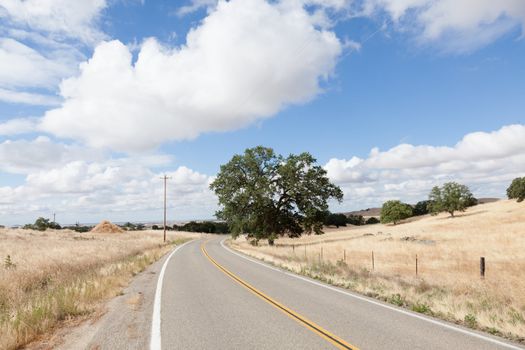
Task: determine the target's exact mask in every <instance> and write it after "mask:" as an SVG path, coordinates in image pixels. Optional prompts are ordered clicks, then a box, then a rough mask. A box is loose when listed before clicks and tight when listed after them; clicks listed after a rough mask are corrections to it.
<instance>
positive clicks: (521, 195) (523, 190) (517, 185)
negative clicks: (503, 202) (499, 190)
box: [507, 177, 525, 202]
mask: <svg viewBox="0 0 525 350" xmlns="http://www.w3.org/2000/svg"><path fill="white" fill-rule="evenodd" d="M507 197H509V199H517V200H518V202H522V201H523V200H524V199H525V177H517V178H515V179H514V180H512V183H511V184H510V186H509V188H507Z"/></svg>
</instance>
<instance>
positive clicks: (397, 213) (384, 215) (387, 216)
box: [381, 201, 412, 225]
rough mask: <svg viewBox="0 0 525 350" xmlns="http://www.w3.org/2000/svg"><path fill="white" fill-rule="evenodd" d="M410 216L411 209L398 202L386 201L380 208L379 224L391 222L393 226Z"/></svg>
mask: <svg viewBox="0 0 525 350" xmlns="http://www.w3.org/2000/svg"><path fill="white" fill-rule="evenodd" d="M411 216H412V207H411V206H410V205H408V204H405V203H402V202H400V201H387V202H385V203H384V204H383V207H382V208H381V223H383V224H386V223H389V222H393V223H394V225H395V224H397V223H398V222H399V221H400V220H403V219H406V218H409V217H411Z"/></svg>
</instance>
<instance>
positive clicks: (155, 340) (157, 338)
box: [149, 240, 193, 350]
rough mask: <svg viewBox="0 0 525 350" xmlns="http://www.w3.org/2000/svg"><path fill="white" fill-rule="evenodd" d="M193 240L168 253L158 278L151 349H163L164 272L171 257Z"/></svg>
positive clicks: (152, 319) (152, 322)
mask: <svg viewBox="0 0 525 350" xmlns="http://www.w3.org/2000/svg"><path fill="white" fill-rule="evenodd" d="M190 242H193V240H191V241H188V242H186V243H183V244H181V245H179V246H177V247H176V248H175V249H173V251H172V252H171V253H170V255H168V257H167V258H166V260H165V261H164V264H163V265H162V269H161V270H160V274H159V278H158V280H157V289H156V290H155V299H154V301H153V316H152V318H151V338H150V343H149V348H150V350H161V349H162V339H161V335H160V307H161V300H162V284H163V282H164V273H165V272H166V267H167V266H168V263H169V262H170V259H171V257H172V256H173V254H175V253H176V252H177V251H178V250H179V249H180V248H182V247H184V246H185V245H186V244H188V243H190Z"/></svg>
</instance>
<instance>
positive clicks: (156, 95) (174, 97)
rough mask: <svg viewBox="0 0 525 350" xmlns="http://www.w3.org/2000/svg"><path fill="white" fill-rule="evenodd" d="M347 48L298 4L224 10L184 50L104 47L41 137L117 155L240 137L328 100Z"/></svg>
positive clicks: (72, 84) (236, 2)
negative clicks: (235, 132)
mask: <svg viewBox="0 0 525 350" xmlns="http://www.w3.org/2000/svg"><path fill="white" fill-rule="evenodd" d="M341 50H342V44H341V42H340V41H339V39H338V38H337V37H336V35H335V34H334V32H332V31H329V30H324V29H321V28H319V27H318V26H316V18H315V16H313V15H311V14H310V13H309V12H308V11H306V10H305V8H304V6H303V4H301V3H299V2H298V3H295V2H285V3H269V2H267V1H264V0H232V1H229V2H226V1H220V2H219V3H218V5H217V7H216V9H215V10H214V11H212V12H211V13H210V14H209V16H207V17H206V18H205V19H204V20H203V21H202V23H201V24H200V25H199V26H197V27H196V28H194V29H192V30H191V31H190V32H189V34H188V36H187V38H186V44H185V45H184V46H181V47H176V48H169V47H166V46H163V45H162V44H160V43H159V42H157V41H156V40H155V39H149V40H147V41H145V42H144V43H143V45H142V47H141V49H140V52H139V54H138V58H137V60H136V61H135V62H133V60H132V54H131V52H130V50H129V49H128V48H127V47H126V46H125V45H123V44H122V43H120V42H119V41H110V42H105V43H103V44H101V45H99V46H98V47H97V48H96V50H95V52H94V54H93V57H92V58H91V59H90V60H89V61H87V62H86V63H84V64H82V66H81V73H80V75H79V76H78V77H74V78H70V79H67V80H66V81H64V82H63V83H62V85H61V88H60V91H61V95H62V96H63V97H64V99H65V102H64V103H63V105H62V106H61V107H60V108H57V109H54V110H50V111H48V112H47V113H46V114H45V116H44V118H43V120H42V128H43V129H44V130H46V131H48V132H51V133H53V134H55V135H56V136H59V137H69V138H75V139H80V140H83V141H84V142H86V143H87V144H89V145H91V146H95V147H109V148H112V149H116V150H120V151H137V150H144V149H150V148H153V147H155V146H157V145H159V144H161V143H162V142H165V141H168V140H182V139H191V138H194V137H196V136H198V135H199V134H201V133H203V132H210V131H225V130H232V129H238V128H240V127H243V126H246V125H248V124H250V123H252V122H254V121H256V120H258V119H261V118H266V117H269V116H272V115H273V114H275V113H276V112H278V111H279V110H280V109H282V108H283V107H285V106H286V105H289V104H298V103H304V102H307V101H309V100H310V99H312V98H313V97H315V96H316V95H317V94H319V93H320V92H321V91H322V88H321V86H320V84H321V81H322V80H323V79H326V78H328V77H329V76H330V75H331V74H332V72H333V69H334V67H335V64H336V60H337V58H338V56H339V55H340V53H341Z"/></svg>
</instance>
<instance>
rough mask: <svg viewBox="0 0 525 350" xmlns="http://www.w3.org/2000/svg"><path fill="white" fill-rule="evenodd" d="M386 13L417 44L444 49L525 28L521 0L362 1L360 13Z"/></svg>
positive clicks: (467, 45)
mask: <svg viewBox="0 0 525 350" xmlns="http://www.w3.org/2000/svg"><path fill="white" fill-rule="evenodd" d="M381 11H383V12H386V13H387V14H388V15H389V16H390V17H391V18H392V20H393V21H394V23H395V24H396V25H397V26H398V27H400V28H401V29H402V30H405V31H413V32H416V33H417V34H416V35H417V38H418V40H419V41H420V42H421V43H436V44H438V45H440V46H441V47H442V48H443V49H444V50H445V51H450V52H460V53H461V52H468V51H472V50H474V49H477V48H479V47H482V46H484V45H487V44H489V43H491V42H493V41H494V40H496V39H498V38H499V37H501V36H502V35H504V34H506V33H509V32H510V31H512V30H520V31H521V35H523V33H524V29H525V2H524V1H522V0H365V1H364V13H366V14H367V15H370V16H374V15H375V14H376V13H377V12H381Z"/></svg>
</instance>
